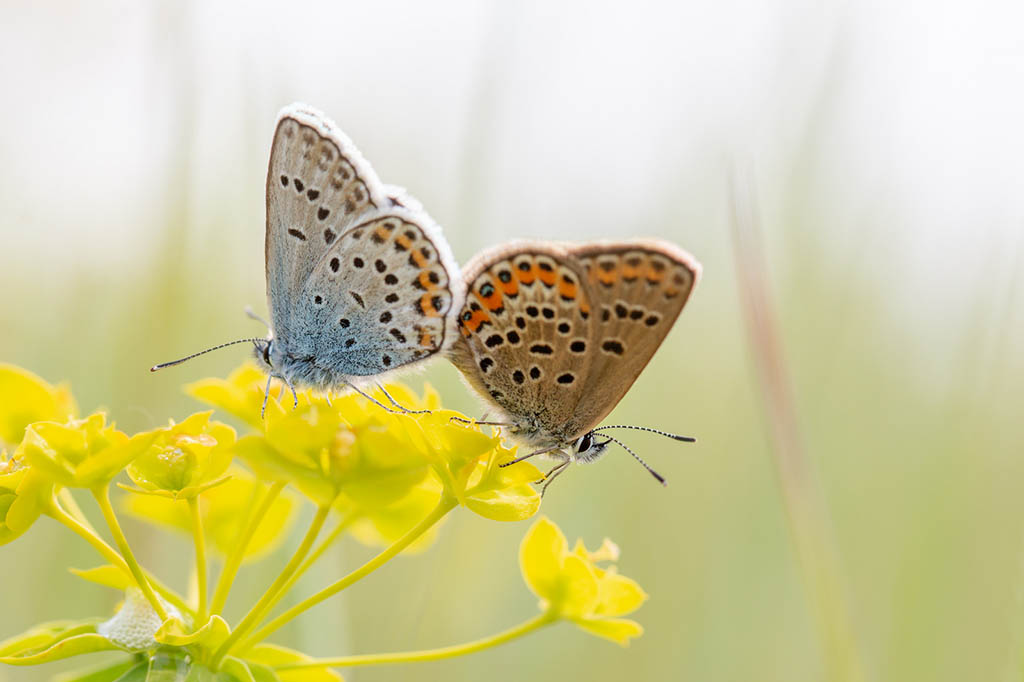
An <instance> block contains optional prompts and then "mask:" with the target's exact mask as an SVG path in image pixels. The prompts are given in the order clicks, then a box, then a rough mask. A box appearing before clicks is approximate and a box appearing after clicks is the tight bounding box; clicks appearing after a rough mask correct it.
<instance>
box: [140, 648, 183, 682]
mask: <svg viewBox="0 0 1024 682" xmlns="http://www.w3.org/2000/svg"><path fill="white" fill-rule="evenodd" d="M182 653H184V652H182ZM191 669H192V664H191V663H189V661H187V660H185V659H184V658H182V657H181V656H174V655H171V654H168V653H163V652H160V653H156V654H154V655H153V656H152V657H151V658H150V659H149V668H148V669H147V670H146V682H185V680H186V679H188V677H189V673H190V672H191Z"/></svg>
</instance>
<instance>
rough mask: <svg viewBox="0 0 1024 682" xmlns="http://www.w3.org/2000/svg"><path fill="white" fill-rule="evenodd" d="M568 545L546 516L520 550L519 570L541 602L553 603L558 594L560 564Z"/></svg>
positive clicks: (527, 537)
mask: <svg viewBox="0 0 1024 682" xmlns="http://www.w3.org/2000/svg"><path fill="white" fill-rule="evenodd" d="M568 551H569V543H568V542H567V541H566V539H565V536H564V535H563V534H562V531H561V530H559V528H558V526H556V525H555V524H554V523H552V522H551V520H550V519H548V517H546V516H542V517H541V518H539V519H538V520H537V521H535V522H534V524H533V526H531V527H530V530H528V531H527V532H526V537H524V538H523V542H522V544H521V545H520V546H519V570H520V571H522V573H523V579H524V580H526V584H527V586H528V587H529V588H530V590H531V591H532V592H533V593H534V594H535V595H537V596H538V597H540V598H541V599H543V600H545V601H548V602H552V601H554V600H556V599H558V597H559V596H560V595H559V594H558V588H559V580H560V577H561V572H562V562H563V561H564V560H565V556H566V554H567V553H568Z"/></svg>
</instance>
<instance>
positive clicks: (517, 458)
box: [477, 422, 561, 467]
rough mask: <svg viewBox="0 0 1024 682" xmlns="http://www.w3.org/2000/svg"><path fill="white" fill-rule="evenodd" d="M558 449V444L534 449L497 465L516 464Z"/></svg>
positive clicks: (559, 448)
mask: <svg viewBox="0 0 1024 682" xmlns="http://www.w3.org/2000/svg"><path fill="white" fill-rule="evenodd" d="M477 423H478V424H479V423H480V422H477ZM559 450H561V447H559V446H555V447H553V448H545V449H544V450H535V451H533V452H531V453H529V454H526V455H521V456H519V457H516V458H515V459H513V460H512V461H511V462H505V463H504V464H499V465H498V466H499V467H508V466H512V465H513V464H518V463H519V462H522V461H523V460H525V459H530V458H531V457H536V456H537V455H546V454H548V453H549V452H557V451H559Z"/></svg>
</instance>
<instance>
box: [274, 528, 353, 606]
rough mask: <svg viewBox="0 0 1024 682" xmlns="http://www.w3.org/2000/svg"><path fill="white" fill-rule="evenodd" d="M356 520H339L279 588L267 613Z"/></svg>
mask: <svg viewBox="0 0 1024 682" xmlns="http://www.w3.org/2000/svg"><path fill="white" fill-rule="evenodd" d="M356 518H358V517H357V516H356V515H355V514H349V515H348V516H346V517H345V518H343V519H341V521H339V522H338V524H337V525H336V526H335V527H334V529H333V530H331V533H330V535H328V536H327V537H326V538H324V539H323V540H322V541H321V542H320V544H319V545H317V548H316V549H314V550H313V551H312V553H310V555H309V556H308V557H307V558H306V560H305V561H303V562H302V565H301V566H299V567H298V568H297V569H296V570H295V573H294V574H292V577H291V578H289V579H288V582H286V583H285V584H284V586H283V587H282V588H281V590H280V591H279V592H278V593H277V596H276V597H275V598H274V599H273V600H272V601H271V603H270V605H269V606H268V607H267V611H268V612H269V611H270V610H271V609H273V608H274V607H275V606H277V603H278V602H280V601H281V598H282V597H284V596H285V595H286V594H288V592H289V591H291V589H292V587H294V586H295V583H296V582H298V580H299V578H301V577H302V575H303V574H304V573H305V572H306V571H308V570H309V568H310V567H311V566H312V565H313V564H314V563H316V561H317V560H318V559H319V558H320V557H321V556H323V553H324V552H326V551H327V549H328V548H329V547H330V546H331V545H332V544H334V542H335V540H337V539H338V538H339V537H341V534H342V533H344V532H345V530H347V529H348V527H349V526H351V525H352V522H354V521H355V520H356Z"/></svg>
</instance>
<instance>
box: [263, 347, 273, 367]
mask: <svg viewBox="0 0 1024 682" xmlns="http://www.w3.org/2000/svg"><path fill="white" fill-rule="evenodd" d="M263 361H264V362H265V363H267V366H268V367H273V366H274V365H273V364H272V363H271V362H270V343H267V345H265V346H264V347H263Z"/></svg>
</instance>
